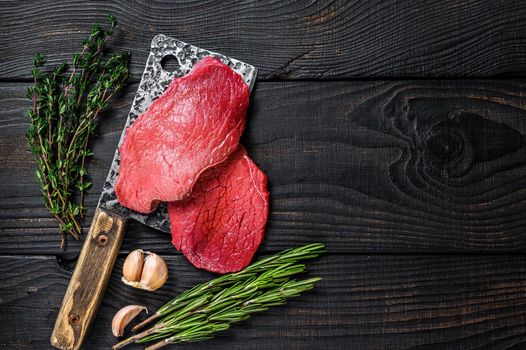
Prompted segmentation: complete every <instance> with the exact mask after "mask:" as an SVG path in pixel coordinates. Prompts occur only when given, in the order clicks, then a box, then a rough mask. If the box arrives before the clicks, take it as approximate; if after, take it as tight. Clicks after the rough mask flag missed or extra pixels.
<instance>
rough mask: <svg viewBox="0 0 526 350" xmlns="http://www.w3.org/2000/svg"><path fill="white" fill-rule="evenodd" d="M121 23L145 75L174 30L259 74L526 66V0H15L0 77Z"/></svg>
mask: <svg viewBox="0 0 526 350" xmlns="http://www.w3.org/2000/svg"><path fill="white" fill-rule="evenodd" d="M110 12H111V13H113V14H115V15H116V17H117V18H118V20H119V21H120V23H121V24H120V27H119V30H118V34H116V37H115V38H114V40H113V42H112V44H111V46H112V47H113V48H114V49H115V50H121V49H126V50H130V51H131V52H132V54H133V58H132V72H133V73H134V76H135V79H139V78H140V76H141V73H142V70H143V67H144V62H145V60H146V56H147V53H148V48H149V45H150V41H151V38H152V37H153V36H154V35H155V34H158V33H163V34H167V35H172V36H174V37H176V38H178V39H180V40H183V41H187V42H190V43H192V44H196V45H198V46H201V47H203V48H208V49H211V50H216V51H220V52H222V53H224V54H227V55H231V56H232V57H236V58H239V59H242V60H246V61H247V62H249V63H251V64H253V65H255V66H257V67H259V68H260V76H259V77H260V78H261V79H274V78H279V79H305V78H307V79H330V78H338V79H340V78H344V77H371V76H374V77H407V76H442V77H453V76H454V77H459V76H495V75H507V76H510V77H514V76H516V73H524V72H525V67H526V50H524V47H525V46H526V27H525V26H524V25H523V24H524V18H525V17H526V3H525V2H524V1H521V0H509V1H499V2H490V1H469V2H466V1H462V2H459V1H457V0H446V1H434V2H430V1H382V0H374V1H343V0H337V1H329V2H327V1H294V2H292V1H290V2H283V1H273V2H270V1H269V2H263V3H262V2H261V1H255V0H252V1H235V2H229V3H228V5H227V6H225V4H224V3H222V2H210V1H207V2H202V1H193V2H182V1H181V2H178V3H171V2H165V1H146V0H142V1H134V2H133V3H130V2H129V1H126V0H119V1H111V2H109V1H108V2H100V1H95V0H82V1H80V0H75V1H68V3H67V4H64V3H63V2H55V1H50V0H46V1H38V2H35V1H9V2H6V3H3V4H2V12H1V14H0V23H2V30H1V31H0V47H2V50H1V51H0V77H1V78H3V79H13V78H17V79H19V78H28V77H29V76H30V71H31V60H32V57H33V55H34V54H35V53H36V52H37V51H42V52H44V53H46V54H47V55H48V57H49V58H50V61H51V62H53V63H57V62H60V61H62V60H64V59H69V58H70V57H71V55H72V54H73V53H74V52H77V51H78V50H79V46H80V43H81V41H82V39H83V38H84V37H85V36H86V35H87V33H88V31H89V27H90V25H91V24H93V23H94V22H97V21H98V22H103V21H105V19H104V18H105V16H106V15H107V14H108V13H110Z"/></svg>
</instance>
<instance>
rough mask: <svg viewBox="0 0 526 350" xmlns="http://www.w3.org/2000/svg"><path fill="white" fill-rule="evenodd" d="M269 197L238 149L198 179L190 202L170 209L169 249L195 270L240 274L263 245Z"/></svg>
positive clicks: (262, 178) (258, 172)
mask: <svg viewBox="0 0 526 350" xmlns="http://www.w3.org/2000/svg"><path fill="white" fill-rule="evenodd" d="M268 198H269V194H268V191H267V177H266V175H265V174H264V173H263V172H262V171H261V170H260V169H259V168H258V167H257V166H256V164H254V162H253V161H252V160H251V159H250V158H249V157H248V155H247V152H246V150H245V148H244V147H243V146H241V145H240V146H239V148H238V149H237V151H235V152H234V153H233V154H232V155H231V156H230V158H228V159H227V160H226V161H225V162H223V163H221V164H219V165H217V166H216V167H214V168H212V169H210V170H208V171H207V172H205V173H204V174H203V175H202V176H201V177H200V178H199V181H198V182H197V184H196V185H195V187H194V189H193V191H192V193H191V195H190V197H188V198H187V199H185V200H183V201H179V202H172V203H169V204H168V215H169V216H170V223H171V225H172V244H173V245H174V246H175V247H176V248H177V249H178V250H180V251H182V252H183V254H184V255H185V256H186V258H187V259H188V260H189V261H190V262H191V263H192V264H193V265H195V266H196V267H198V268H202V269H205V270H208V271H213V272H219V273H226V272H234V271H239V270H241V269H243V268H244V267H246V266H247V265H248V264H249V263H250V260H252V257H253V256H254V253H255V252H256V250H257V248H258V246H259V244H260V243H261V241H262V240H263V235H264V231H265V224H266V222H267V218H268Z"/></svg>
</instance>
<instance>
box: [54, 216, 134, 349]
mask: <svg viewBox="0 0 526 350" xmlns="http://www.w3.org/2000/svg"><path fill="white" fill-rule="evenodd" d="M125 227H126V219H125V218H122V217H120V216H117V215H114V214H112V213H110V212H107V211H105V210H103V209H97V210H96V212H95V215H94V218H93V222H92V224H91V227H90V230H89V233H88V235H87V237H86V239H85V240H84V245H83V247H82V251H81V252H80V255H79V258H78V261H77V263H76V266H75V270H74V272H73V275H72V276H71V279H70V281H69V285H68V289H67V290H66V293H65V294H64V299H63V300H62V306H61V307H60V310H59V312H58V315H57V319H56V322H55V327H54V328H53V333H52V334H51V344H52V345H53V346H54V347H56V348H58V349H62V350H78V349H80V348H81V347H82V345H83V343H84V340H85V339H86V336H87V335H88V332H89V331H90V329H91V325H92V324H93V321H95V317H96V316H97V313H98V311H99V305H100V303H101V302H102V298H103V297H104V292H105V291H106V286H107V284H108V281H109V279H110V274H111V272H112V270H113V265H114V264H115V261H116V260H117V256H118V254H119V250H120V247H121V243H122V239H123V238H124V230H125Z"/></svg>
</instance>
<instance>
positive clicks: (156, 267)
mask: <svg viewBox="0 0 526 350" xmlns="http://www.w3.org/2000/svg"><path fill="white" fill-rule="evenodd" d="M167 279H168V266H166V263H165V262H164V260H163V258H161V257H160V256H159V255H157V254H155V253H150V254H148V256H147V257H146V259H145V260H144V266H143V269H142V275H141V281H140V283H139V288H142V289H146V290H149V291H154V290H156V289H158V288H161V287H162V286H163V285H164V283H165V282H166V280H167Z"/></svg>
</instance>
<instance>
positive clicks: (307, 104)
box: [0, 0, 526, 350]
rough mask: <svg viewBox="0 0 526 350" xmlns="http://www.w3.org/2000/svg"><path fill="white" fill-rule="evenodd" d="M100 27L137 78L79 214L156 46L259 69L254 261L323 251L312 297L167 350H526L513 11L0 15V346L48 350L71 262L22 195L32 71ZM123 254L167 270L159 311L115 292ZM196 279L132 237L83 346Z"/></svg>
mask: <svg viewBox="0 0 526 350" xmlns="http://www.w3.org/2000/svg"><path fill="white" fill-rule="evenodd" d="M109 12H111V13H113V14H114V15H115V16H116V17H117V18H118V20H119V21H120V25H119V27H118V30H117V33H116V35H115V37H114V38H113V39H112V41H111V46H112V47H113V49H114V50H121V49H126V50H130V51H131V52H132V55H133V57H132V71H133V74H134V77H133V78H132V79H131V81H130V83H129V85H128V87H127V89H126V91H125V93H124V94H123V95H122V96H121V97H120V98H118V99H117V100H115V103H114V107H113V109H112V110H111V111H110V113H108V114H107V115H106V116H105V117H104V119H103V120H102V122H101V125H100V128H99V131H98V134H99V138H98V139H96V140H95V141H94V142H93V148H94V151H95V158H94V159H93V160H92V161H91V163H90V168H89V170H90V174H91V177H92V179H93V182H94V186H93V188H92V190H91V191H90V193H89V195H88V196H87V204H88V206H89V215H92V214H93V209H94V206H95V204H96V202H97V199H98V194H99V193H98V192H99V191H100V189H101V187H102V182H103V180H104V178H105V176H106V172H107V170H108V167H109V164H110V162H111V158H112V155H113V152H114V149H115V146H116V144H117V141H118V138H119V135H120V131H121V129H122V127H123V123H124V121H125V118H126V115H127V112H128V110H129V107H130V104H131V101H132V99H133V95H134V92H135V90H136V88H137V82H138V80H139V78H140V75H141V71H142V69H143V66H144V63H145V60H146V57H147V54H148V48H149V43H150V40H151V38H152V37H153V36H154V35H155V34H158V33H163V34H167V35H170V36H173V37H176V38H178V39H181V40H183V41H186V42H190V43H193V44H195V45H198V46H201V47H204V48H208V49H211V50H215V51H220V52H222V53H224V54H227V55H230V56H232V57H236V58H239V59H241V60H243V61H246V62H249V63H251V64H254V65H256V66H258V67H259V68H260V75H259V78H258V82H257V85H256V88H255V91H254V94H253V96H252V100H251V109H250V112H249V115H248V120H249V122H248V127H247V130H246V133H245V136H244V144H245V145H247V147H248V150H249V152H250V154H251V156H252V157H253V158H254V160H255V161H256V163H257V164H258V165H259V166H260V167H261V168H262V169H263V170H264V171H265V172H266V173H267V174H268V176H269V183H270V192H271V198H272V201H271V206H272V207H271V217H270V222H269V225H268V232H267V236H266V238H265V241H264V244H263V245H262V247H261V248H260V255H264V254H268V253H271V252H275V251H278V250H281V249H284V248H288V247H291V246H296V245H300V244H303V243H308V242H315V241H320V242H324V243H326V244H327V247H328V250H329V253H328V254H326V255H325V256H324V257H323V258H321V259H318V260H317V261H315V262H313V263H312V267H311V269H310V273H309V275H319V276H322V277H323V281H322V282H321V283H320V285H319V288H317V289H316V290H315V291H313V292H311V293H308V294H306V295H304V296H302V297H300V298H298V299H296V300H294V301H291V302H290V303H289V304H288V305H287V306H285V307H281V308H276V309H274V310H272V311H268V312H266V313H264V314H261V315H258V316H255V317H254V318H253V319H251V320H249V321H248V322H245V323H243V324H239V325H236V326H235V327H233V328H232V329H231V330H229V331H228V332H226V333H224V334H223V335H221V336H219V337H218V338H217V339H215V340H211V341H207V342H204V343H200V344H191V345H184V346H180V348H183V349H198V348H199V349H223V348H228V349H412V350H416V349H440V350H441V349H515V350H518V349H526V299H525V297H526V281H525V277H526V257H525V256H524V252H525V251H526V236H525V233H526V232H525V231H526V215H525V214H526V145H525V136H524V135H526V81H525V80H522V79H521V77H522V76H524V73H525V72H526V2H524V1H522V0H517V1H511V0H509V1H505V0H501V1H483V0H480V1H468V0H443V1H393V0H383V1H381V0H373V1H293V2H291V1H272V2H271V1H243V2H239V1H227V2H223V1H200V0H195V1H182V2H171V1H149V0H140V1H139V0H137V1H128V0H122V1H111V2H110V1H92V0H83V1H69V2H65V1H60V2H59V1H57V2H53V1H43V0H42V1H2V2H1V3H0V29H1V30H0V320H1V322H0V323H1V327H0V347H1V348H13V349H48V348H50V345H49V336H50V333H51V329H52V327H53V324H54V320H55V317H56V315H57V312H58V309H59V306H60V303H61V300H62V296H63V294H64V292H65V290H66V286H67V283H68V280H69V277H70V275H71V270H72V268H73V266H74V262H75V257H76V256H77V254H78V251H79V249H80V246H81V243H80V242H75V241H72V240H70V241H69V242H68V247H67V250H66V251H65V252H62V251H61V250H60V244H59V243H60V242H59V235H58V232H57V225H56V222H55V221H53V219H51V218H50V217H49V215H48V213H47V212H46V210H45V208H44V207H43V203H42V199H41V196H40V193H39V190H38V186H37V185H36V183H35V181H34V179H33V170H34V169H35V163H34V161H33V157H32V155H31V154H30V153H29V152H28V149H27V146H26V140H25V131H26V129H27V118H26V116H25V111H26V109H27V108H29V106H30V102H29V101H28V100H27V99H26V98H25V89H26V87H27V86H28V85H29V84H30V81H31V79H30V70H31V60H32V57H33V55H34V53H35V52H37V51H41V52H43V53H45V54H46V55H47V56H48V58H49V61H50V62H51V63H57V62H60V61H62V60H64V59H67V58H70V56H71V55H72V54H73V53H74V52H76V51H78V50H79V46H80V42H81V40H82V39H83V38H84V37H85V36H86V33H87V32H88V30H89V26H90V25H91V24H92V23H93V22H96V21H98V22H104V18H105V15H106V14H107V13H109ZM89 222H90V217H88V218H87V219H86V221H85V223H84V227H85V228H87V227H88V226H89ZM136 247H140V248H142V249H145V250H153V251H156V252H158V253H161V254H162V255H163V256H165V257H166V259H167V261H168V263H169V265H170V266H169V267H170V271H171V279H170V281H169V283H168V284H167V285H166V286H165V287H163V288H162V289H161V290H159V291H158V292H156V293H153V294H152V293H142V292H139V291H137V290H134V289H131V288H128V287H127V286H124V285H123V284H122V283H121V282H120V281H119V278H120V269H121V267H122V262H123V257H124V256H125V254H126V252H129V251H130V250H131V249H133V248H136ZM209 277H211V274H209V273H206V272H203V271H199V270H197V269H195V268H193V267H192V266H191V265H189V264H188V263H187V262H186V260H185V259H184V258H183V257H182V256H181V255H180V254H179V253H178V252H177V251H176V250H175V249H174V248H173V247H172V246H171V244H170V243H169V237H168V236H167V235H166V234H163V233H160V232H156V231H154V230H152V229H149V228H146V227H143V226H141V225H139V224H137V223H130V224H129V227H128V230H127V235H126V238H125V241H124V244H123V249H122V254H121V256H120V258H119V260H118V263H117V268H116V269H115V271H114V274H113V276H112V279H111V282H110V284H109V286H108V290H107V292H106V296H105V298H104V301H103V304H102V306H101V310H100V313H99V316H98V318H97V320H96V322H95V325H94V327H93V330H92V332H91V335H90V337H89V339H88V341H87V344H86V347H85V348H86V349H103V348H109V347H110V345H111V344H113V343H114V342H115V339H114V338H113V336H112V335H111V332H110V322H111V318H112V317H113V314H114V313H115V312H116V310H117V309H118V308H120V307H122V306H124V305H126V304H132V303H138V304H145V305H147V306H149V307H150V308H151V309H155V307H157V306H159V305H161V304H162V303H163V301H166V300H167V299H168V298H169V297H170V296H173V295H174V294H176V293H178V292H180V291H182V290H183V289H185V288H188V287H190V286H192V285H193V284H195V283H197V282H199V281H203V280H205V279H207V278H209ZM136 348H138V347H136ZM174 348H175V347H174Z"/></svg>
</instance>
